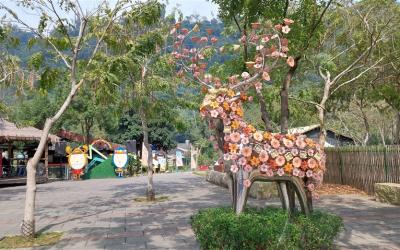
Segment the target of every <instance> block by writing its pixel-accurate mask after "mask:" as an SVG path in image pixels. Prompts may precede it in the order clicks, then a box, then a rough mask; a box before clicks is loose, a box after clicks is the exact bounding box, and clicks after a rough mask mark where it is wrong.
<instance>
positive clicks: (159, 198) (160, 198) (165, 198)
mask: <svg viewBox="0 0 400 250" xmlns="http://www.w3.org/2000/svg"><path fill="white" fill-rule="evenodd" d="M133 200H134V201H136V202H144V203H146V202H148V203H154V202H163V201H169V200H170V198H169V196H166V195H161V196H156V198H155V200H154V201H148V200H147V197H137V198H134V199H133Z"/></svg>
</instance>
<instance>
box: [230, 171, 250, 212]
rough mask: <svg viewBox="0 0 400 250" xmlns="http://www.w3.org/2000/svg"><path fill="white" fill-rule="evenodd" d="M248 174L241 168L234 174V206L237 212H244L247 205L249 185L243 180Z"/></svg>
mask: <svg viewBox="0 0 400 250" xmlns="http://www.w3.org/2000/svg"><path fill="white" fill-rule="evenodd" d="M246 174H247V173H245V172H244V171H243V169H240V170H239V171H238V172H237V173H236V174H234V187H233V188H234V189H233V190H234V204H233V205H234V207H233V209H234V210H235V213H236V214H240V213H242V212H243V210H244V207H245V206H246V200H247V199H246V198H247V197H246V196H247V193H248V192H247V187H245V186H244V184H243V181H244V178H245V177H246Z"/></svg>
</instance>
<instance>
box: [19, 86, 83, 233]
mask: <svg viewBox="0 0 400 250" xmlns="http://www.w3.org/2000/svg"><path fill="white" fill-rule="evenodd" d="M82 83H83V80H81V81H80V82H79V84H77V85H75V84H73V85H72V87H71V91H70V93H69V95H68V96H67V98H66V99H65V101H64V103H63V105H62V106H61V107H60V109H59V110H58V111H57V113H56V114H55V115H54V116H53V117H52V118H48V119H47V120H46V122H45V125H44V128H43V132H42V136H41V137H40V142H39V145H38V147H37V150H36V152H35V154H34V155H33V157H32V158H31V159H29V161H28V164H27V167H26V172H27V174H26V177H27V178H26V198H25V210H24V219H23V220H22V223H21V234H22V235H23V236H25V237H29V238H31V237H34V236H35V200H36V167H37V165H38V163H39V161H40V158H41V157H42V155H43V151H44V149H45V147H46V144H47V138H48V136H49V133H50V129H51V126H52V125H53V124H54V123H55V122H56V121H57V120H58V119H59V118H60V117H61V115H62V114H63V113H64V112H65V110H66V109H67V108H68V106H69V105H70V103H71V101H72V98H73V97H74V96H75V94H76V92H77V91H78V89H79V87H80V85H81V84H82Z"/></svg>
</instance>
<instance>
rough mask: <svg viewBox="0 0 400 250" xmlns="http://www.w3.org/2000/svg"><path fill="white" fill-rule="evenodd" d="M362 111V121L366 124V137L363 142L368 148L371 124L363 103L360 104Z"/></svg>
mask: <svg viewBox="0 0 400 250" xmlns="http://www.w3.org/2000/svg"><path fill="white" fill-rule="evenodd" d="M360 111H361V115H362V119H363V123H364V128H365V135H364V140H363V143H362V144H363V146H366V145H367V144H368V141H369V135H370V134H371V133H370V126H369V122H368V117H367V114H366V113H365V111H364V109H363V104H362V102H361V103H360Z"/></svg>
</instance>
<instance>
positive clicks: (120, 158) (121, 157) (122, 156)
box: [113, 151, 128, 168]
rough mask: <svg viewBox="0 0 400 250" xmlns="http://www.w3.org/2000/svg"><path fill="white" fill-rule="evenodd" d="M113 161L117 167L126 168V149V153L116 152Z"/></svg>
mask: <svg viewBox="0 0 400 250" xmlns="http://www.w3.org/2000/svg"><path fill="white" fill-rule="evenodd" d="M113 163H114V165H115V166H116V167H117V168H124V167H126V164H127V163H128V154H127V153H126V151H125V152H124V153H114V155H113Z"/></svg>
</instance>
